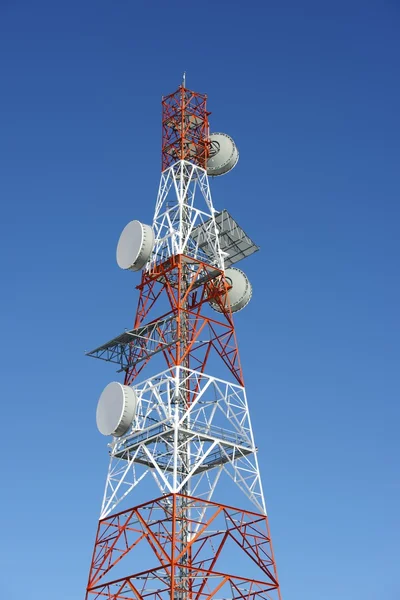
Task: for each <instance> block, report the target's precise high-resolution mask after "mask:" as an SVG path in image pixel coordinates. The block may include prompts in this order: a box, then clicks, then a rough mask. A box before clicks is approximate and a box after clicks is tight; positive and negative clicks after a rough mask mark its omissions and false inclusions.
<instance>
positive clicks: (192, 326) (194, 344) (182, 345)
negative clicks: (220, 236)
mask: <svg viewBox="0 0 400 600" xmlns="http://www.w3.org/2000/svg"><path fill="white" fill-rule="evenodd" d="M183 274H184V276H185V281H186V287H185V289H184V290H183V289H182V285H181V281H182V278H183ZM138 287H139V290H140V296H139V301H138V309H137V313H136V321H135V328H139V327H141V326H142V325H143V321H144V320H145V319H147V318H150V316H151V314H152V311H155V309H156V308H158V307H159V305H160V306H162V309H161V310H162V311H163V312H164V316H163V317H162V318H163V319H166V318H169V317H171V318H172V317H173V318H174V319H175V322H173V325H172V327H175V328H176V334H175V339H176V344H165V345H164V344H163V342H167V339H165V340H163V339H160V344H159V345H158V346H156V347H154V348H153V349H152V350H153V353H155V352H156V351H159V350H160V351H162V354H163V356H164V358H165V361H166V365H167V366H168V367H172V366H174V365H181V364H184V363H185V361H188V360H189V361H190V363H191V366H193V367H195V368H197V369H199V370H201V371H204V370H205V368H206V365H207V361H208V359H209V357H210V354H211V353H213V354H214V355H216V356H218V357H219V358H220V359H222V360H223V362H224V363H225V365H226V366H227V367H228V369H229V371H230V372H231V373H232V375H233V376H234V377H235V379H236V381H237V382H238V383H240V384H241V385H243V375H242V370H241V365H240V358H239V350H238V346H237V341H236V335H235V327H234V323H233V318H232V313H231V309H230V306H229V300H228V295H227V291H228V289H229V283H228V281H227V279H226V278H225V276H224V273H223V271H221V270H218V269H215V268H214V267H211V266H210V265H208V264H206V263H204V262H201V261H198V260H196V259H193V258H191V257H188V256H186V255H179V256H175V257H172V258H170V259H168V260H167V261H165V262H164V263H162V264H160V265H157V266H155V267H154V269H153V270H152V271H151V272H148V271H144V272H143V274H142V282H141V284H140V286H138ZM211 300H212V301H215V302H216V303H218V304H219V305H220V309H221V312H220V314H218V313H216V312H215V311H210V309H209V308H208V305H209V302H210V301H211ZM163 301H164V304H162V302H163ZM159 310H160V309H159ZM207 310H208V312H209V313H210V312H212V315H213V316H208V315H207ZM214 315H215V316H214ZM152 322H153V321H152ZM168 340H169V338H168ZM130 351H131V356H130V357H129V359H128V365H129V366H128V368H127V370H126V376H125V384H126V385H130V384H131V383H132V382H133V381H134V380H135V379H136V378H137V376H138V375H139V373H140V372H141V370H142V369H143V368H144V366H145V365H146V364H147V362H148V360H150V358H151V353H150V352H149V351H148V350H147V349H146V348H145V347H144V346H143V345H140V346H139V347H137V346H136V345H135V344H131V346H130ZM142 356H143V357H144V360H143V361H142V362H141V364H140V365H139V366H138V365H137V363H138V362H139V358H141V357H142Z"/></svg>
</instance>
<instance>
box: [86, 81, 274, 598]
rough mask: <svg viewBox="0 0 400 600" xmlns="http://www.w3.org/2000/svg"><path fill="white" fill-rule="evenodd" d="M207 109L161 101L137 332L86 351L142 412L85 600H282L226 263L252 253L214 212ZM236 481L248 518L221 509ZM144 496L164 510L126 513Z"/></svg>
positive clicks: (179, 95) (181, 100)
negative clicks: (112, 371) (117, 375)
mask: <svg viewBox="0 0 400 600" xmlns="http://www.w3.org/2000/svg"><path fill="white" fill-rule="evenodd" d="M206 101H207V97H206V96H205V95H204V94H198V93H195V92H192V91H190V90H188V89H186V88H185V87H184V86H183V85H182V86H180V87H179V88H178V90H177V91H176V92H175V93H173V94H171V95H169V96H167V97H165V98H164V99H163V101H162V108H163V118H162V128H163V142H162V173H161V180H160V186H159V191H158V196H157V200H156V207H155V213H154V219H153V224H152V227H153V232H154V237H155V239H154V247H153V251H152V254H151V256H150V258H149V260H148V262H147V264H146V266H145V267H144V268H143V270H142V275H141V281H140V284H139V285H138V290H139V299H138V306H137V311H136V317H135V321H134V327H133V329H132V330H130V331H126V332H124V333H122V334H120V335H119V336H117V337H115V338H114V339H112V340H110V341H109V342H107V343H106V344H103V345H102V346H99V347H98V348H96V349H95V350H93V351H91V352H89V353H88V354H89V355H90V356H94V357H96V358H101V359H103V360H106V361H108V362H114V363H116V364H117V365H118V366H119V370H120V371H123V372H124V384H125V385H127V386H131V387H133V389H134V390H135V394H136V397H137V399H138V402H137V409H136V415H135V418H134V421H133V422H132V424H131V426H130V427H129V429H128V431H126V433H125V434H124V435H122V436H120V437H113V438H112V441H111V443H110V444H109V453H110V465H109V470H108V475H107V481H106V486H105V492H104V498H103V502H102V508H101V515H100V520H99V525H98V530H97V535H96V541H95V547H94V551H93V558H92V563H91V568H90V574H89V581H88V586H87V592H86V600H94V599H107V600H128V599H136V600H144V599H146V598H149V599H154V600H164V599H167V598H168V599H169V600H211V599H212V598H215V599H218V600H220V599H221V598H224V599H225V598H229V599H232V600H236V599H237V600H239V599H242V600H253V599H254V600H256V599H266V600H280V599H281V595H280V589H279V584H278V576H277V570H276V564H275V559H274V553H273V548H272V543H271V536H270V531H269V525H268V519H267V514H266V508H265V501H264V494H263V489H262V485H261V478H260V472H259V467H258V461H257V448H256V446H255V442H254V437H253V431H252V426H251V421H250V414H249V408H248V403H247V398H246V391H245V387H244V380H243V374H242V369H241V365H240V357H239V350H238V345H237V340H236V335H235V327H234V321H233V317H232V310H231V306H230V304H229V293H228V292H229V290H230V282H229V280H228V278H227V277H225V268H226V265H225V259H227V261H228V264H231V263H232V262H234V260H235V258H234V257H236V256H239V258H242V257H244V256H247V255H249V254H251V253H252V252H254V251H255V249H257V247H256V246H254V245H252V243H251V240H249V238H247V236H246V235H245V234H244V232H243V231H242V230H241V229H240V228H239V226H238V225H237V223H236V222H235V221H234V220H233V219H232V218H231V217H230V215H229V213H227V211H223V212H222V213H218V212H217V211H216V210H215V209H214V207H213V202H212V198H211V192H210V187H209V181H208V176H207V170H206V166H207V158H208V155H209V141H208V140H209V130H208V115H209V113H208V112H207V108H206ZM229 224H231V225H229ZM228 227H230V229H229V230H228ZM223 235H224V236H226V238H229V240H230V241H229V243H230V244H231V246H230V250H229V249H228V250H227V245H226V243H225V245H223V244H222V243H221V240H222V239H223V238H222V236H223ZM237 260H238V259H237ZM210 302H211V303H213V304H214V307H216V308H217V312H216V311H215V310H214V311H213V310H212V308H211V307H210ZM152 365H154V367H155V366H156V365H157V366H159V365H162V368H161V369H159V368H157V370H155V368H154V367H153V369H152ZM215 371H216V372H217V373H216V374H220V373H222V377H217V376H215V374H214V372H215ZM154 372H156V374H155V375H154ZM223 377H226V379H224V378H223ZM228 481H230V482H231V484H229V485H232V486H234V487H237V488H239V489H240V490H241V492H243V494H242V497H243V499H244V500H245V501H246V504H247V507H246V508H234V507H232V506H229V505H228V504H226V502H225V501H224V502H221V501H219V500H220V498H219V497H218V490H220V491H221V492H223V491H224V490H225V489H227V488H226V487H225V486H227V485H228V484H227V483H222V482H228ZM146 482H148V483H147V484H146ZM139 486H140V487H143V489H147V487H148V488H149V490H150V487H151V486H153V488H154V490H155V494H154V496H155V497H156V499H154V500H150V501H146V502H144V503H141V504H139V505H137V506H135V507H134V508H132V507H131V506H132V503H131V498H132V497H134V494H135V493H137V491H138V489H139ZM144 486H147V487H146V488H145V487H144ZM149 494H150V492H149ZM160 494H161V495H160ZM150 497H151V496H150Z"/></svg>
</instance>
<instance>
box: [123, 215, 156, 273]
mask: <svg viewBox="0 0 400 600" xmlns="http://www.w3.org/2000/svg"><path fill="white" fill-rule="evenodd" d="M153 247H154V232H153V229H152V227H150V225H144V224H143V223H141V222H140V221H131V222H130V223H128V225H126V227H125V228H124V230H123V231H122V233H121V235H120V236H119V241H118V246H117V263H118V266H119V267H121V269H129V270H130V271H140V269H142V268H143V267H144V265H145V264H146V263H147V261H148V260H149V258H150V256H151V253H152V251H153Z"/></svg>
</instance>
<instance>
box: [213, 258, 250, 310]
mask: <svg viewBox="0 0 400 600" xmlns="http://www.w3.org/2000/svg"><path fill="white" fill-rule="evenodd" d="M225 279H226V281H227V283H228V284H229V285H231V286H232V287H231V288H230V289H229V290H228V299H229V304H230V305H231V311H232V312H238V311H239V310H242V308H244V307H245V306H247V304H248V303H249V302H250V298H251V295H252V287H251V283H250V281H249V280H248V277H247V275H245V274H244V273H243V271H241V270H240V269H237V268H236V267H231V268H230V269H226V270H225ZM226 301H227V299H226V296H225V295H224V296H222V297H221V302H222V305H225V304H226ZM210 305H211V307H212V308H213V309H214V310H216V311H217V312H222V309H221V307H220V305H219V304H218V303H217V302H216V301H215V300H211V301H210Z"/></svg>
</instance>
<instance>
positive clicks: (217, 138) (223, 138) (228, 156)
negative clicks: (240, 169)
mask: <svg viewBox="0 0 400 600" xmlns="http://www.w3.org/2000/svg"><path fill="white" fill-rule="evenodd" d="M238 160H239V151H238V149H237V148H236V145H235V142H234V141H233V139H232V138H231V137H229V135H226V133H212V134H211V135H210V154H209V158H208V161H207V174H208V175H211V176H212V177H217V176H218V175H225V173H228V172H229V171H231V170H232V169H233V167H234V166H235V165H236V163H237V161H238Z"/></svg>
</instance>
